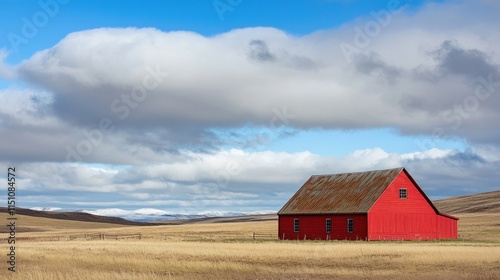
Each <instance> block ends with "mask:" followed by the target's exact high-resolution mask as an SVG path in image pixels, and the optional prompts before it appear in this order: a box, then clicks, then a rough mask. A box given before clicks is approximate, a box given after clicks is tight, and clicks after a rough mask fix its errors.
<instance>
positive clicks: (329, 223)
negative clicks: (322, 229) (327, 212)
mask: <svg viewBox="0 0 500 280" xmlns="http://www.w3.org/2000/svg"><path fill="white" fill-rule="evenodd" d="M330 232H332V219H326V233H330Z"/></svg>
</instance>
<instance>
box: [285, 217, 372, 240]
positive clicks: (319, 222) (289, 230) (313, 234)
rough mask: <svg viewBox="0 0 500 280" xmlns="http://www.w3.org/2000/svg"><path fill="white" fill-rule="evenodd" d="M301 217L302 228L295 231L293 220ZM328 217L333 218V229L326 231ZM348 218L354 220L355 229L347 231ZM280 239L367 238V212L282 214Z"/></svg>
mask: <svg viewBox="0 0 500 280" xmlns="http://www.w3.org/2000/svg"><path fill="white" fill-rule="evenodd" d="M294 219H299V221H300V230H299V232H294V230H293V220H294ZM326 219H332V231H331V233H327V232H326ZM347 219H353V220H354V231H353V232H352V233H349V232H347ZM278 223H279V238H280V239H291V240H297V239H311V240H327V239H328V240H329V239H341V240H365V239H366V237H367V227H366V215H365V214H353V215H348V214H338V215H337V214H332V215H280V216H279V221H278Z"/></svg>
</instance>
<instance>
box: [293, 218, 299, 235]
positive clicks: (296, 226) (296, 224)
mask: <svg viewBox="0 0 500 280" xmlns="http://www.w3.org/2000/svg"><path fill="white" fill-rule="evenodd" d="M299 229H300V223H299V219H293V231H294V232H299Z"/></svg>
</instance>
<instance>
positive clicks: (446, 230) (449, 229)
mask: <svg viewBox="0 0 500 280" xmlns="http://www.w3.org/2000/svg"><path fill="white" fill-rule="evenodd" d="M457 224H458V221H457V220H455V219H452V218H449V217H446V216H443V215H438V216H437V231H438V236H437V238H439V239H457V238H458V228H457V226H458V225H457Z"/></svg>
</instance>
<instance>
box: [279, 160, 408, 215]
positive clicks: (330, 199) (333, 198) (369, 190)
mask: <svg viewBox="0 0 500 280" xmlns="http://www.w3.org/2000/svg"><path fill="white" fill-rule="evenodd" d="M402 170H403V168H402V167H400V168H394V169H385V170H376V171H367V172H355V173H342V174H330V175H314V176H311V178H309V180H307V182H305V183H304V185H303V186H302V187H301V188H300V189H299V190H298V191H297V192H296V193H295V195H294V196H292V198H291V199H290V200H289V201H288V202H287V203H286V204H285V206H283V208H281V210H280V211H278V214H279V215H286V214H323V213H367V212H368V210H369V209H370V208H371V207H372V205H373V204H374V203H375V201H376V200H377V199H378V198H379V197H380V195H382V193H383V192H384V190H385V189H386V188H387V187H388V186H389V185H390V183H391V182H392V181H394V179H395V178H396V177H397V176H398V174H399V173H400V172H401V171H402Z"/></svg>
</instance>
